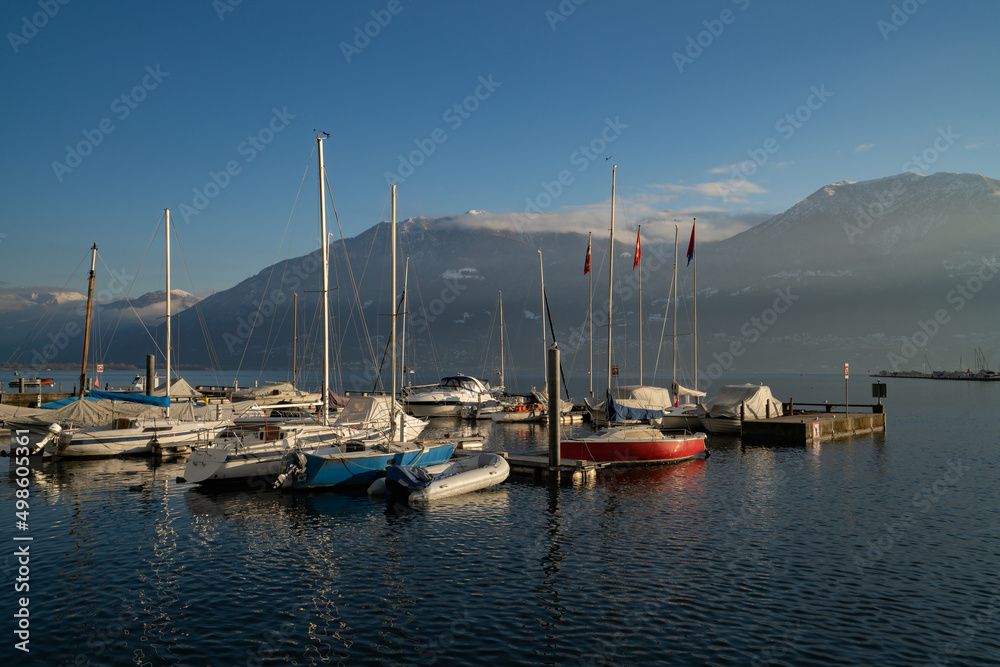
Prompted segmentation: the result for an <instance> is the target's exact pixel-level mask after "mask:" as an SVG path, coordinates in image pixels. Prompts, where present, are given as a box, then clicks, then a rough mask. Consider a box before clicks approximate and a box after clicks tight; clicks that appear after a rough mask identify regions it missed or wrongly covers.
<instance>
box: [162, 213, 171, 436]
mask: <svg viewBox="0 0 1000 667" xmlns="http://www.w3.org/2000/svg"><path fill="white" fill-rule="evenodd" d="M163 213H164V214H165V215H166V217H167V225H166V227H167V354H166V357H167V365H166V369H167V370H166V373H167V378H166V381H167V384H166V396H167V416H168V417H169V416H170V209H169V208H165V209H163Z"/></svg>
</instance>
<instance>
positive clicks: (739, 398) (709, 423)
mask: <svg viewBox="0 0 1000 667" xmlns="http://www.w3.org/2000/svg"><path fill="white" fill-rule="evenodd" d="M741 406H743V419H747V420H750V419H765V418H767V417H780V416H781V415H782V408H781V401H779V400H778V399H776V398H774V396H772V395H771V388H770V387H767V386H766V385H757V384H749V383H748V384H730V385H726V386H724V387H723V388H722V389H720V390H719V391H718V393H716V394H715V395H714V396H712V397H711V398H709V399H708V400H707V401H705V402H704V403H699V404H698V417H699V419H701V423H702V426H703V427H704V428H705V430H706V431H708V432H709V433H730V434H734V435H739V433H740V431H741V428H742V425H743V422H742V420H741V419H740V410H741Z"/></svg>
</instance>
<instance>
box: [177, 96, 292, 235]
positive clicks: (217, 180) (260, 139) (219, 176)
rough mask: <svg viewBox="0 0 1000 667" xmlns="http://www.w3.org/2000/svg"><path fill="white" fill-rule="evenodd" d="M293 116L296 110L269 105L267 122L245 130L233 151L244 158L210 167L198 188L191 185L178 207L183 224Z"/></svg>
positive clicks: (228, 181)
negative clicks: (187, 199)
mask: <svg viewBox="0 0 1000 667" xmlns="http://www.w3.org/2000/svg"><path fill="white" fill-rule="evenodd" d="M294 118H295V114H292V113H288V107H282V108H281V109H280V110H279V109H278V108H277V107H275V108H272V109H271V118H270V119H269V120H268V121H267V123H265V124H264V126H263V127H261V128H260V129H259V130H257V131H256V132H254V133H253V134H248V135H247V137H246V139H244V140H243V141H241V142H240V143H239V145H237V146H236V153H237V155H239V156H240V157H242V158H243V160H242V161H240V160H237V159H232V160H228V161H226V164H225V165H223V167H222V169H220V170H219V171H213V170H211V169H209V171H208V180H207V181H205V184H204V185H202V186H201V187H200V188H192V192H193V193H194V194H193V196H192V197H191V203H190V204H186V203H185V204H181V205H180V206H179V207H178V210H179V211H180V214H181V216H183V218H184V224H189V223H190V222H191V218H192V216H196V215H199V214H200V213H201V212H202V211H204V210H205V209H206V208H208V205H209V204H210V203H211V202H212V200H213V199H215V198H216V197H218V196H219V195H220V194H222V191H223V190H225V189H226V188H227V187H229V184H230V183H232V181H233V177H234V176H239V175H240V174H241V173H243V167H244V166H245V165H248V164H250V163H251V162H253V161H254V160H255V159H257V156H258V155H259V154H260V153H261V152H263V151H264V149H265V148H267V146H268V145H269V144H270V143H271V142H272V141H274V138H275V137H276V136H277V135H279V134H281V133H282V132H283V131H284V130H285V128H287V127H288V125H289V123H290V122H291V121H292V120H293V119H294Z"/></svg>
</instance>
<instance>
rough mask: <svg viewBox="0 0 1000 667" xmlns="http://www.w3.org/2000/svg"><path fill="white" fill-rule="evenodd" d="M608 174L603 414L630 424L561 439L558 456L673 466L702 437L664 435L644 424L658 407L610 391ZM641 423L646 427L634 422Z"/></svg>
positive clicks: (700, 447)
mask: <svg viewBox="0 0 1000 667" xmlns="http://www.w3.org/2000/svg"><path fill="white" fill-rule="evenodd" d="M617 169H618V167H617V165H616V166H614V167H613V168H612V171H611V240H610V244H611V245H610V248H611V250H610V252H609V253H608V258H609V267H608V375H607V378H608V384H607V391H606V394H605V395H606V399H605V414H606V418H607V421H608V423H609V424H614V423H615V422H633V423H632V424H627V425H618V426H615V425H611V426H608V427H607V428H605V429H602V430H600V431H597V432H596V433H594V434H593V435H590V436H587V437H583V438H574V439H571V440H564V441H563V442H561V443H560V446H559V454H560V456H561V457H562V458H564V459H582V460H587V461H597V462H616V463H628V464H648V463H674V462H678V461H684V460H687V459H690V458H692V457H694V456H697V455H698V454H700V453H702V452H704V451H705V434H704V433H690V432H683V433H677V434H668V433H665V432H664V431H662V430H660V429H659V428H656V427H655V426H651V425H647V424H649V423H650V422H651V421H652V420H656V419H659V418H660V417H662V415H663V410H662V408H659V409H657V408H654V409H648V410H647V409H641V408H629V407H626V406H621V405H619V404H618V403H616V401H615V399H614V397H613V396H612V392H611V376H612V370H611V369H612V367H611V347H612V333H611V326H610V325H611V321H612V320H611V315H612V307H613V295H614V255H615V253H614V247H615V246H614V244H615V172H616V171H617ZM642 421H645V422H646V424H642V423H636V422H642Z"/></svg>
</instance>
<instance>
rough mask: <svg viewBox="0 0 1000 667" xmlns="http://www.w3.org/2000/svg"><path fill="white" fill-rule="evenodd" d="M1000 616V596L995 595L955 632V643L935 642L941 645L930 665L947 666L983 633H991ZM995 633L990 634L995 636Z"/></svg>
mask: <svg viewBox="0 0 1000 667" xmlns="http://www.w3.org/2000/svg"><path fill="white" fill-rule="evenodd" d="M998 615H1000V595H993V596H992V597H991V598H990V599H989V600H988V601H987V602H986V604H985V605H983V606H982V607H981V608H980V609H979V610H976V609H973V613H972V614H969V615H968V616H966V617H965V622H964V623H963V624H962V625H961V627H960V628H959V629H957V630H956V631H955V634H956V637H955V639H954V641H950V642H947V643H944V642H937V641H936V642H934V643H935V644H937V645H941V644H943V645H942V646H941V648H939V649H938V650H937V651H935V652H934V653H933V654H932V655H931V657H930V664H934V665H947V664H948V663H949V662H950V661H951V657H952V656H955V655H957V654H959V653H961V652H962V651H963V650H964V649H965V648H966V647H967V646H968V645H969V644H970V643H972V642H973V641H975V640H976V638H977V637H979V636H980V635H981V634H982V633H983V631H989V630H990V628H991V626H993V625H994V624H995V623H996V618H997V616H998ZM993 634H994V633H993V632H989V635H990V636H993Z"/></svg>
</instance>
